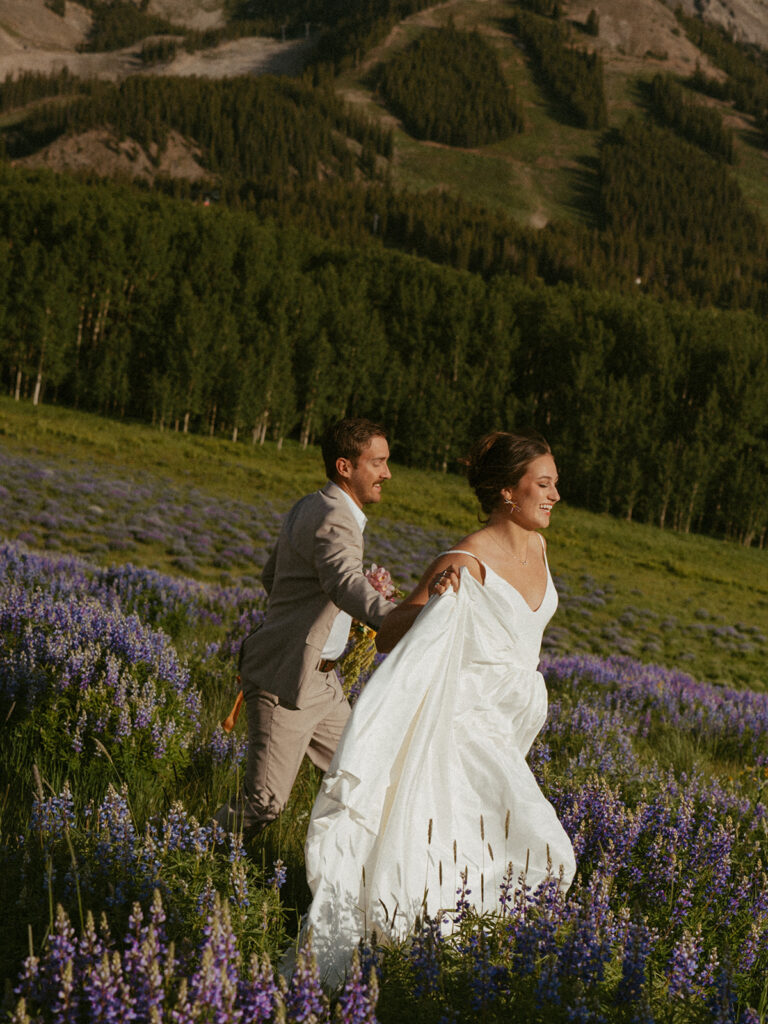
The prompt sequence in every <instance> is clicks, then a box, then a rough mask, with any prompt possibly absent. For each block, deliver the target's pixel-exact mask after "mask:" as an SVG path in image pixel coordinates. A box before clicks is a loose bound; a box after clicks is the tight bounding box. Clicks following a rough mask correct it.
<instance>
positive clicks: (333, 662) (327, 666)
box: [317, 658, 339, 672]
mask: <svg viewBox="0 0 768 1024" xmlns="http://www.w3.org/2000/svg"><path fill="white" fill-rule="evenodd" d="M338 663H339V659H338V658H321V659H320V661H318V663H317V671H318V672H330V671H331V669H333V668H336V666H337V665H338Z"/></svg>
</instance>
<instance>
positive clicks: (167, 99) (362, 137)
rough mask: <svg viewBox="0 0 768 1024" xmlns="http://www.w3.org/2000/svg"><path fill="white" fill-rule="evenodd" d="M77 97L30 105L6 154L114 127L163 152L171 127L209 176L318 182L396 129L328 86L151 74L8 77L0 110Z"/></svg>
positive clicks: (348, 169) (388, 144) (373, 150)
mask: <svg viewBox="0 0 768 1024" xmlns="http://www.w3.org/2000/svg"><path fill="white" fill-rule="evenodd" d="M46 87H47V88H48V89H49V90H50V93H49V95H54V96H62V95H67V94H70V95H71V97H72V98H71V99H70V100H69V101H68V102H61V101H60V100H59V101H57V102H53V103H48V104H41V105H39V106H36V107H34V108H33V109H32V111H31V112H30V114H29V116H28V117H27V118H26V120H25V121H24V122H23V123H22V124H21V125H19V126H14V127H11V128H10V129H8V130H7V131H6V132H5V133H4V139H5V146H6V152H7V153H8V155H9V156H12V157H15V156H23V155H25V154H26V153H28V152H34V151H35V150H36V149H38V148H39V147H40V146H41V144H47V143H49V142H51V141H52V140H53V139H55V138H57V137H58V136H60V135H62V134H75V133H78V132H83V131H88V130H90V129H94V128H109V129H111V130H112V131H113V132H115V133H116V134H117V135H118V136H119V137H121V138H124V137H129V138H132V139H134V140H135V141H136V142H138V143H139V144H141V145H142V146H144V147H146V148H147V149H150V148H151V147H154V146H156V147H157V148H158V155H159V154H160V153H162V151H163V148H164V146H165V144H166V142H167V139H168V135H169V133H170V132H171V131H177V132H179V133H180V134H181V135H183V136H185V137H186V138H188V139H191V140H194V142H195V143H196V144H197V145H198V146H199V147H200V148H201V149H202V151H203V155H202V163H203V165H204V167H205V168H206V169H207V170H209V171H210V172H211V173H212V174H217V175H223V176H225V177H231V178H235V179H237V180H242V179H243V178H284V179H285V178H289V177H291V176H292V175H296V174H298V175H299V177H301V178H309V177H317V176H318V170H319V167H320V165H321V164H323V165H326V164H328V165H330V166H333V167H335V168H336V170H337V173H339V174H341V175H342V176H343V177H347V178H352V177H353V176H354V174H355V172H356V169H357V167H358V164H359V161H358V159H357V157H356V155H355V153H354V151H353V149H351V148H350V146H349V144H348V142H347V139H348V138H352V139H354V140H355V141H356V142H357V143H359V146H360V147H362V150H363V152H364V153H366V152H367V153H369V154H372V155H373V160H371V159H369V161H368V166H369V167H371V166H375V155H376V154H381V155H383V156H386V157H388V156H391V153H392V132H391V130H387V129H383V128H382V127H381V126H380V125H378V124H377V123H375V122H373V121H371V120H370V119H368V118H366V117H365V116H363V115H362V114H360V113H358V112H357V111H355V110H354V109H353V108H351V107H350V106H348V105H346V104H344V103H343V102H342V101H341V100H339V99H338V98H337V97H336V96H335V94H334V93H333V91H332V90H331V89H329V88H322V87H317V86H312V85H311V84H309V82H304V81H296V80H294V79H290V78H285V77H280V78H276V77H273V76H262V77H259V78H254V77H250V76H242V77H238V78H232V79H205V78H197V77H190V78H186V77H184V78H182V77H179V78H175V77H160V76H158V77H149V76H143V75H137V76H132V77H129V78H126V79H124V80H123V81H122V82H120V83H119V84H115V83H113V82H106V81H99V80H96V79H74V78H73V77H72V76H71V75H69V74H67V73H66V72H62V73H61V74H59V75H52V76H49V77H47V76H40V75H34V74H26V75H22V76H20V77H19V78H18V79H16V80H13V79H10V78H6V80H5V83H4V84H3V86H2V87H0V107H2V109H8V106H9V104H10V103H14V104H16V105H18V104H19V103H22V102H24V99H25V98H26V101H27V102H29V101H30V100H32V99H36V98H38V97H39V96H41V95H43V94H44V92H43V90H45V89H46Z"/></svg>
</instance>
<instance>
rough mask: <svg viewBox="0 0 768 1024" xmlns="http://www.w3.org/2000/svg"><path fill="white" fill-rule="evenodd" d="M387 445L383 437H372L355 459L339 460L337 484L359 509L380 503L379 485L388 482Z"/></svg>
mask: <svg viewBox="0 0 768 1024" xmlns="http://www.w3.org/2000/svg"><path fill="white" fill-rule="evenodd" d="M388 459H389V445H388V444H387V439H386V438H385V437H373V438H371V443H370V444H369V445H368V447H367V448H364V449H363V450H362V451H361V452H360V454H359V455H358V457H357V459H355V461H354V462H353V461H352V460H351V459H339V460H338V462H337V463H336V468H337V470H338V473H339V483H340V485H341V486H342V487H343V488H344V490H345V491H346V492H347V494H349V496H350V497H351V498H352V500H353V501H354V502H355V504H357V505H359V506H360V508H362V507H363V505H371V504H373V503H374V502H377V501H381V485H382V483H383V481H384V480H389V479H390V477H391V476H392V474H391V473H390V472H389V467H388V466H387V460H388Z"/></svg>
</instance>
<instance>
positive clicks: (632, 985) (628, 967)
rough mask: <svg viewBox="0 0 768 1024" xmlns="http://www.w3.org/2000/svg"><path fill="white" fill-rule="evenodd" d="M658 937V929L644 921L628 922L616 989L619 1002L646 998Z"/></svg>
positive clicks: (637, 1000) (636, 1001) (639, 1002)
mask: <svg viewBox="0 0 768 1024" xmlns="http://www.w3.org/2000/svg"><path fill="white" fill-rule="evenodd" d="M658 938H659V936H658V933H657V931H656V930H655V929H654V928H651V927H649V926H648V925H647V924H646V923H645V922H644V921H635V922H630V923H629V924H628V926H627V931H626V938H625V941H624V955H623V957H622V962H621V980H620V981H619V984H618V987H617V989H616V998H617V1001H618V1002H619V1004H621V1003H630V1004H633V1003H638V1004H641V1003H642V1002H643V1001H644V1000H645V998H646V983H647V980H648V977H647V969H648V961H649V960H650V957H651V954H652V953H653V950H654V948H655V946H656V943H657V942H658Z"/></svg>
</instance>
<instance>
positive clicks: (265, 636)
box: [240, 481, 393, 708]
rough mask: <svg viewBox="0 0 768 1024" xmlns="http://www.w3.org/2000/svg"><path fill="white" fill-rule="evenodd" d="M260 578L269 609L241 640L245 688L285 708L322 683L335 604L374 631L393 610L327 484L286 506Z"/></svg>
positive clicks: (342, 500)
mask: <svg viewBox="0 0 768 1024" xmlns="http://www.w3.org/2000/svg"><path fill="white" fill-rule="evenodd" d="M262 582H263V584H264V587H265V588H266V591H267V594H268V595H269V599H268V602H267V614H266V618H265V620H264V622H263V623H262V625H261V626H259V627H258V628H257V629H256V630H254V631H253V632H252V633H250V634H249V635H248V636H247V637H246V639H245V641H244V642H243V646H242V651H241V659H240V677H241V682H242V687H243V692H244V694H245V696H246V698H247V697H248V694H249V692H251V691H252V690H253V689H254V688H255V689H260V690H267V691H268V692H269V693H273V694H275V696H277V697H278V698H279V699H280V700H281V702H283V703H284V704H286V705H288V706H290V707H298V708H300V707H301V706H302V704H303V703H305V702H306V701H307V699H308V697H309V696H310V695H311V694H312V692H313V691H314V690H317V689H324V688H326V686H327V677H326V674H325V673H322V672H320V670H319V667H318V666H319V664H320V662H321V660H322V652H323V648H324V647H325V642H326V640H327V639H328V634H329V633H330V631H331V626H332V625H333V620H334V619H335V618H336V615H337V614H338V612H339V610H340V609H342V610H343V611H345V612H347V613H348V614H350V615H351V616H352V617H353V618H354V619H357V620H358V621H360V622H364V623H366V624H367V625H369V626H371V627H372V628H373V629H378V628H379V626H380V625H381V622H382V620H383V619H384V617H385V615H386V614H387V613H388V612H390V611H391V610H392V607H393V606H392V604H391V603H390V602H389V601H387V600H386V599H385V598H383V597H382V596H381V594H379V593H378V591H376V590H375V589H374V588H373V587H372V586H371V584H370V583H369V582H368V580H367V579H366V578H365V576H364V575H363V535H362V532H361V530H360V527H359V526H358V524H357V522H356V521H355V517H354V515H353V514H352V509H351V508H350V507H349V503H348V500H347V498H346V496H345V494H344V492H343V491H342V490H341V488H340V487H338V486H337V485H336V484H334V483H332V482H330V481H329V482H328V483H327V484H326V486H325V487H324V488H323V489H322V490H321V491H315V492H314V493H313V494H308V495H307V496H306V497H304V498H302V499H301V500H300V501H298V502H297V503H296V504H295V505H294V506H293V508H292V509H291V510H290V512H289V513H288V515H287V516H286V518H285V521H284V523H283V526H282V529H281V531H280V536H279V538H278V541H277V545H276V546H275V549H274V550H273V552H272V554H271V555H270V557H269V559H268V560H267V563H266V565H265V566H264V571H263V573H262Z"/></svg>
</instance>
